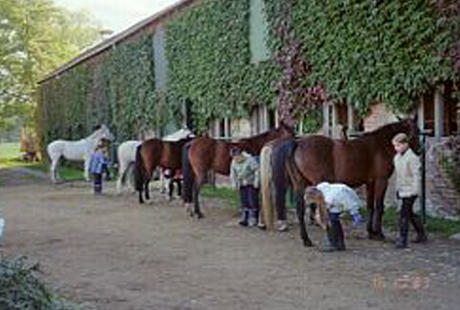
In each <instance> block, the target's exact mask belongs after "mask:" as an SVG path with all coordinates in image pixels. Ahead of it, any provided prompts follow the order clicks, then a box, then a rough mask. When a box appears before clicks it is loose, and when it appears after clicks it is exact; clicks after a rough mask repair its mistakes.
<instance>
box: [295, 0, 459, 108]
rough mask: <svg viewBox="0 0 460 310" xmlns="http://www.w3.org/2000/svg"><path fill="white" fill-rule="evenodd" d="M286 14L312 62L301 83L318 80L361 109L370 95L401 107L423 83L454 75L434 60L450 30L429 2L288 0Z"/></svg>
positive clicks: (444, 60)
mask: <svg viewBox="0 0 460 310" xmlns="http://www.w3.org/2000/svg"><path fill="white" fill-rule="evenodd" d="M293 12H294V16H293V23H294V32H295V34H296V36H297V37H298V38H300V39H301V41H302V42H303V44H304V47H305V50H304V54H305V56H306V58H307V59H308V60H309V61H310V62H311V64H312V65H313V71H312V73H311V75H310V76H309V78H308V79H307V80H306V81H305V83H304V86H305V87H313V86H315V85H318V84H322V85H324V86H325V87H326V89H327V92H328V93H329V94H330V95H331V97H332V98H335V99H341V100H346V101H347V102H351V103H353V104H354V105H355V107H356V108H357V109H358V110H359V111H361V112H362V113H363V114H364V113H365V112H366V111H367V109H368V107H369V105H370V104H372V103H373V102H375V101H377V100H378V101H382V102H384V103H385V104H386V105H387V106H389V107H390V108H391V109H393V110H396V111H402V112H407V111H408V110H410V109H412V108H413V106H414V103H415V102H416V99H417V98H419V97H420V95H421V94H422V93H423V92H425V91H426V90H427V89H428V88H429V87H431V86H433V85H434V84H436V83H438V82H442V81H446V80H448V79H453V78H454V74H453V71H452V63H451V60H450V59H449V58H448V57H442V56H443V55H444V54H445V53H446V52H447V51H448V50H449V49H450V48H451V47H452V44H453V39H454V37H455V35H454V34H453V32H452V30H453V29H454V27H453V25H452V24H451V23H449V22H448V20H447V19H445V18H442V17H441V16H440V15H439V14H438V12H437V10H436V8H435V7H433V6H432V4H430V2H429V1H423V0H418V1H399V0H386V1H376V0H374V1H369V0H348V1H344V0H330V1H320V0H311V1H295V3H294V9H293Z"/></svg>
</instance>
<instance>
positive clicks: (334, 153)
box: [262, 120, 418, 246]
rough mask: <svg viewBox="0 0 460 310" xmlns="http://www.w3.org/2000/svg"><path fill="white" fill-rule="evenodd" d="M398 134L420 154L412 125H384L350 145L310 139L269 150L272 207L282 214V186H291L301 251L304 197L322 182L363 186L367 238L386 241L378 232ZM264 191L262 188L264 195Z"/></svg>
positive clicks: (290, 141)
mask: <svg viewBox="0 0 460 310" xmlns="http://www.w3.org/2000/svg"><path fill="white" fill-rule="evenodd" d="M399 132H404V133H406V134H408V136H409V137H410V144H411V147H412V148H415V149H416V148H418V129H417V126H416V121H414V120H404V121H400V122H397V123H392V124H388V125H385V126H383V127H381V128H379V129H377V130H375V131H372V132H369V133H365V134H363V135H362V136H360V137H358V138H356V139H351V140H334V139H331V138H328V137H325V136H319V135H312V136H307V137H304V138H299V139H288V140H284V141H280V143H277V144H275V145H274V146H273V150H272V157H271V162H270V164H271V165H272V167H271V170H272V171H271V177H272V182H273V184H274V187H275V190H274V196H275V199H274V200H275V207H276V209H277V211H278V214H282V213H283V212H285V209H284V208H285V199H284V197H285V194H286V189H287V187H288V186H287V184H286V183H287V182H289V183H290V184H292V186H293V191H294V196H295V200H296V205H297V216H298V218H299V223H300V233H301V238H302V240H303V242H304V245H305V246H312V242H311V241H310V239H309V237H308V234H307V231H306V228H305V219H304V215H305V206H304V201H303V191H304V189H305V187H306V186H309V185H315V184H318V183H320V182H323V181H328V182H331V183H334V182H340V183H344V184H347V185H349V186H352V187H357V186H361V185H366V191H367V209H368V211H369V218H368V223H367V231H368V234H369V238H370V239H374V240H383V239H384V238H385V237H384V235H383V232H382V215H383V209H384V205H383V200H384V196H385V191H386V188H387V185H388V179H389V178H390V176H391V174H392V173H393V169H394V167H393V157H394V155H395V151H394V149H393V146H392V143H391V140H392V138H393V136H394V135H396V134H397V133H399ZM262 169H264V167H262ZM262 184H264V182H262ZM265 190H266V189H264V188H262V191H263V192H264V191H265ZM267 207H269V206H268V205H263V208H264V210H263V211H264V214H266V213H272V212H271V210H270V209H268V210H267ZM267 220H271V219H270V218H268V219H267ZM268 224H269V225H270V224H271V223H268Z"/></svg>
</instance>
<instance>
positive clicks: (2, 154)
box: [0, 142, 21, 159]
mask: <svg viewBox="0 0 460 310" xmlns="http://www.w3.org/2000/svg"><path fill="white" fill-rule="evenodd" d="M20 155H21V153H20V152H19V142H6V143H0V159H12V158H19V156H20Z"/></svg>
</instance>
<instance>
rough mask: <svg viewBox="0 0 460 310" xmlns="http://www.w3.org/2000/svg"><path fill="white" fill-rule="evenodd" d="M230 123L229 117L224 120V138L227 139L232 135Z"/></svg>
mask: <svg viewBox="0 0 460 310" xmlns="http://www.w3.org/2000/svg"><path fill="white" fill-rule="evenodd" d="M229 121H230V120H229V118H228V117H226V118H224V135H223V136H224V137H225V138H228V137H230V133H229V129H230V128H229V126H228V123H229Z"/></svg>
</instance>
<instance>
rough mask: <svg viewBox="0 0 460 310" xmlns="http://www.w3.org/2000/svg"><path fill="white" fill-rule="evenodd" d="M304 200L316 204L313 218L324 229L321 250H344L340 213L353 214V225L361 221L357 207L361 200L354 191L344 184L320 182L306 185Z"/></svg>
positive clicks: (359, 206) (358, 207)
mask: <svg viewBox="0 0 460 310" xmlns="http://www.w3.org/2000/svg"><path fill="white" fill-rule="evenodd" d="M304 199H305V202H306V203H307V204H312V203H314V204H316V206H317V208H316V209H317V210H316V215H315V220H316V221H317V223H318V224H319V225H320V226H321V227H322V228H323V229H324V230H326V235H325V238H324V245H323V249H322V250H323V251H324V252H331V251H344V250H345V240H344V234H343V229H342V224H341V223H340V214H341V213H342V212H345V211H347V212H349V213H350V214H351V215H352V216H353V225H354V226H355V227H356V226H358V225H359V224H360V223H361V222H362V218H361V215H360V214H359V209H360V208H361V200H360V199H359V197H358V195H356V193H355V191H354V190H353V189H351V188H350V187H348V186H347V185H345V184H340V183H336V184H331V183H328V182H323V183H320V184H318V185H316V186H311V187H308V188H307V190H306V191H305V197H304Z"/></svg>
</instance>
